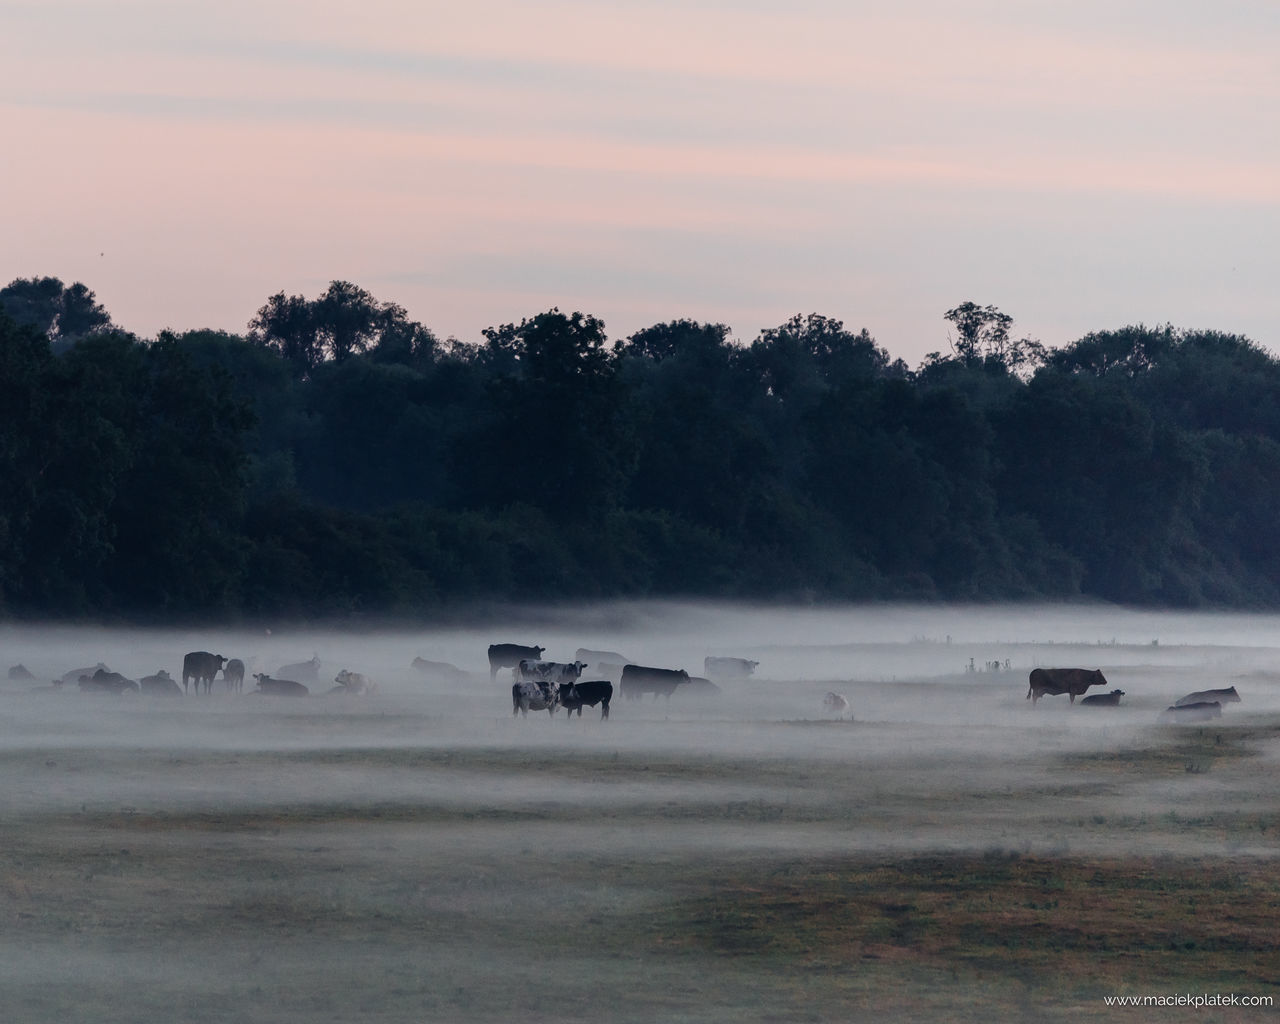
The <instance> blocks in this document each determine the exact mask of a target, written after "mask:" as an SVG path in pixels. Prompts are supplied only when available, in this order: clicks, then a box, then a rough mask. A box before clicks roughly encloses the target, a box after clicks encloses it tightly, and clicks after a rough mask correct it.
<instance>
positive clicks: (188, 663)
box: [182, 651, 227, 694]
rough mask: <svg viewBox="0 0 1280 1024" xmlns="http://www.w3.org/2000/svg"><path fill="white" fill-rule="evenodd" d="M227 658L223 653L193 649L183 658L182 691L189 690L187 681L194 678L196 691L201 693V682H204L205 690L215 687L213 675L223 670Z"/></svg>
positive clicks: (206, 691)
mask: <svg viewBox="0 0 1280 1024" xmlns="http://www.w3.org/2000/svg"><path fill="white" fill-rule="evenodd" d="M226 661H227V659H226V658H224V657H223V656H222V655H221V654H210V653H209V652H208V651H192V652H191V653H190V654H188V655H187V656H186V657H185V658H183V659H182V692H183V693H186V692H187V683H188V682H189V681H190V680H192V679H194V680H195V683H196V688H195V693H197V694H199V693H200V684H201V683H204V692H205V693H208V692H209V690H210V689H212V687H213V677H214V676H216V675H217V674H218V673H219V672H221V671H222V666H223V665H224V664H226Z"/></svg>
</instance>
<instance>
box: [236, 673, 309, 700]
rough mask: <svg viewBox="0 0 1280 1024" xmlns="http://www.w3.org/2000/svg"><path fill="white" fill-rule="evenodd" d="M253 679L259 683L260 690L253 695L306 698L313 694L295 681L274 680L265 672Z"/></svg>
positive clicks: (255, 675) (257, 674) (255, 674)
mask: <svg viewBox="0 0 1280 1024" xmlns="http://www.w3.org/2000/svg"><path fill="white" fill-rule="evenodd" d="M253 678H254V679H256V680H257V681H258V688H257V689H256V690H254V691H253V693H260V694H262V695H263V696H264V697H306V696H308V695H309V694H310V693H311V691H310V690H308V689H307V688H306V687H305V686H303V685H302V684H301V683H299V682H297V681H296V680H294V679H272V678H271V677H270V676H269V675H267V674H266V673H265V672H255V673H254V674H253ZM250 696H253V694H250Z"/></svg>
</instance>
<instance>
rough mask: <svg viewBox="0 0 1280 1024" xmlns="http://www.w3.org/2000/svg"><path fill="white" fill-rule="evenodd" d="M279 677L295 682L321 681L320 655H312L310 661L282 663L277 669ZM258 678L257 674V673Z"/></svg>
mask: <svg viewBox="0 0 1280 1024" xmlns="http://www.w3.org/2000/svg"><path fill="white" fill-rule="evenodd" d="M276 677H277V678H279V679H291V680H293V681H294V682H295V683H318V682H319V681H320V655H318V654H313V655H311V660H310V661H299V662H295V663H294V664H292V665H281V666H280V667H279V668H278V669H276ZM254 678H255V679H256V678H257V676H256V675H255V676H254Z"/></svg>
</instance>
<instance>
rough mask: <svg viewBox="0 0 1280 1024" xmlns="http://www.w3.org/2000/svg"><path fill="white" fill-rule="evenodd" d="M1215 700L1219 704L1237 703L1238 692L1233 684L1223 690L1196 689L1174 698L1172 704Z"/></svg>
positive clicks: (1238, 698)
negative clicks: (1176, 698) (1193, 691)
mask: <svg viewBox="0 0 1280 1024" xmlns="http://www.w3.org/2000/svg"><path fill="white" fill-rule="evenodd" d="M1213 701H1217V702H1218V703H1219V704H1239V703H1240V694H1238V693H1236V688H1235V687H1234V686H1228V687H1227V688H1226V689H1225V690H1197V691H1196V692H1195V693H1189V694H1187V695H1186V696H1185V697H1182V698H1180V699H1179V700H1175V701H1174V702H1173V706H1174V707H1175V708H1181V707H1186V706H1187V705H1188V704H1208V703H1211V702H1213Z"/></svg>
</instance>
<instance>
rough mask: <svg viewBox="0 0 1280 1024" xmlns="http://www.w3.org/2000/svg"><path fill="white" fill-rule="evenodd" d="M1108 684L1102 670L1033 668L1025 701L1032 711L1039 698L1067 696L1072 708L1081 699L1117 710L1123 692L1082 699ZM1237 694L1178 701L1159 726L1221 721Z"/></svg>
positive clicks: (1203, 694)
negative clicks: (1223, 707)
mask: <svg viewBox="0 0 1280 1024" xmlns="http://www.w3.org/2000/svg"><path fill="white" fill-rule="evenodd" d="M1106 685H1107V680H1106V677H1105V676H1103V674H1102V671H1101V669H1085V668H1034V669H1032V670H1031V676H1030V679H1029V680H1028V686H1027V699H1028V700H1029V701H1031V706H1032V707H1035V706H1036V702H1037V701H1038V700H1039V699H1040V698H1041V697H1047V696H1058V695H1060V694H1064V693H1065V694H1067V696H1068V698H1069V700H1070V702H1071V703H1072V704H1074V703H1075V702H1076V698H1077V697H1080V698H1081V700H1080V703H1081V704H1091V705H1094V706H1102V707H1118V706H1119V705H1120V698H1121V697H1123V696H1124V690H1112V691H1111V692H1110V693H1095V694H1091V695H1089V696H1087V697H1086V696H1084V693H1085V691H1086V690H1088V689H1089V687H1091V686H1106ZM1239 702H1240V694H1238V693H1236V688H1235V687H1234V686H1228V687H1226V688H1225V689H1220V690H1197V691H1196V692H1195V693H1188V694H1187V695H1186V696H1185V697H1179V698H1178V700H1177V701H1175V702H1174V703H1173V704H1171V705H1170V706H1169V707H1167V708H1165V709H1164V710H1163V711H1162V712H1160V721H1162V722H1207V721H1209V720H1210V719H1213V718H1221V717H1222V705H1223V704H1238V703H1239Z"/></svg>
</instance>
